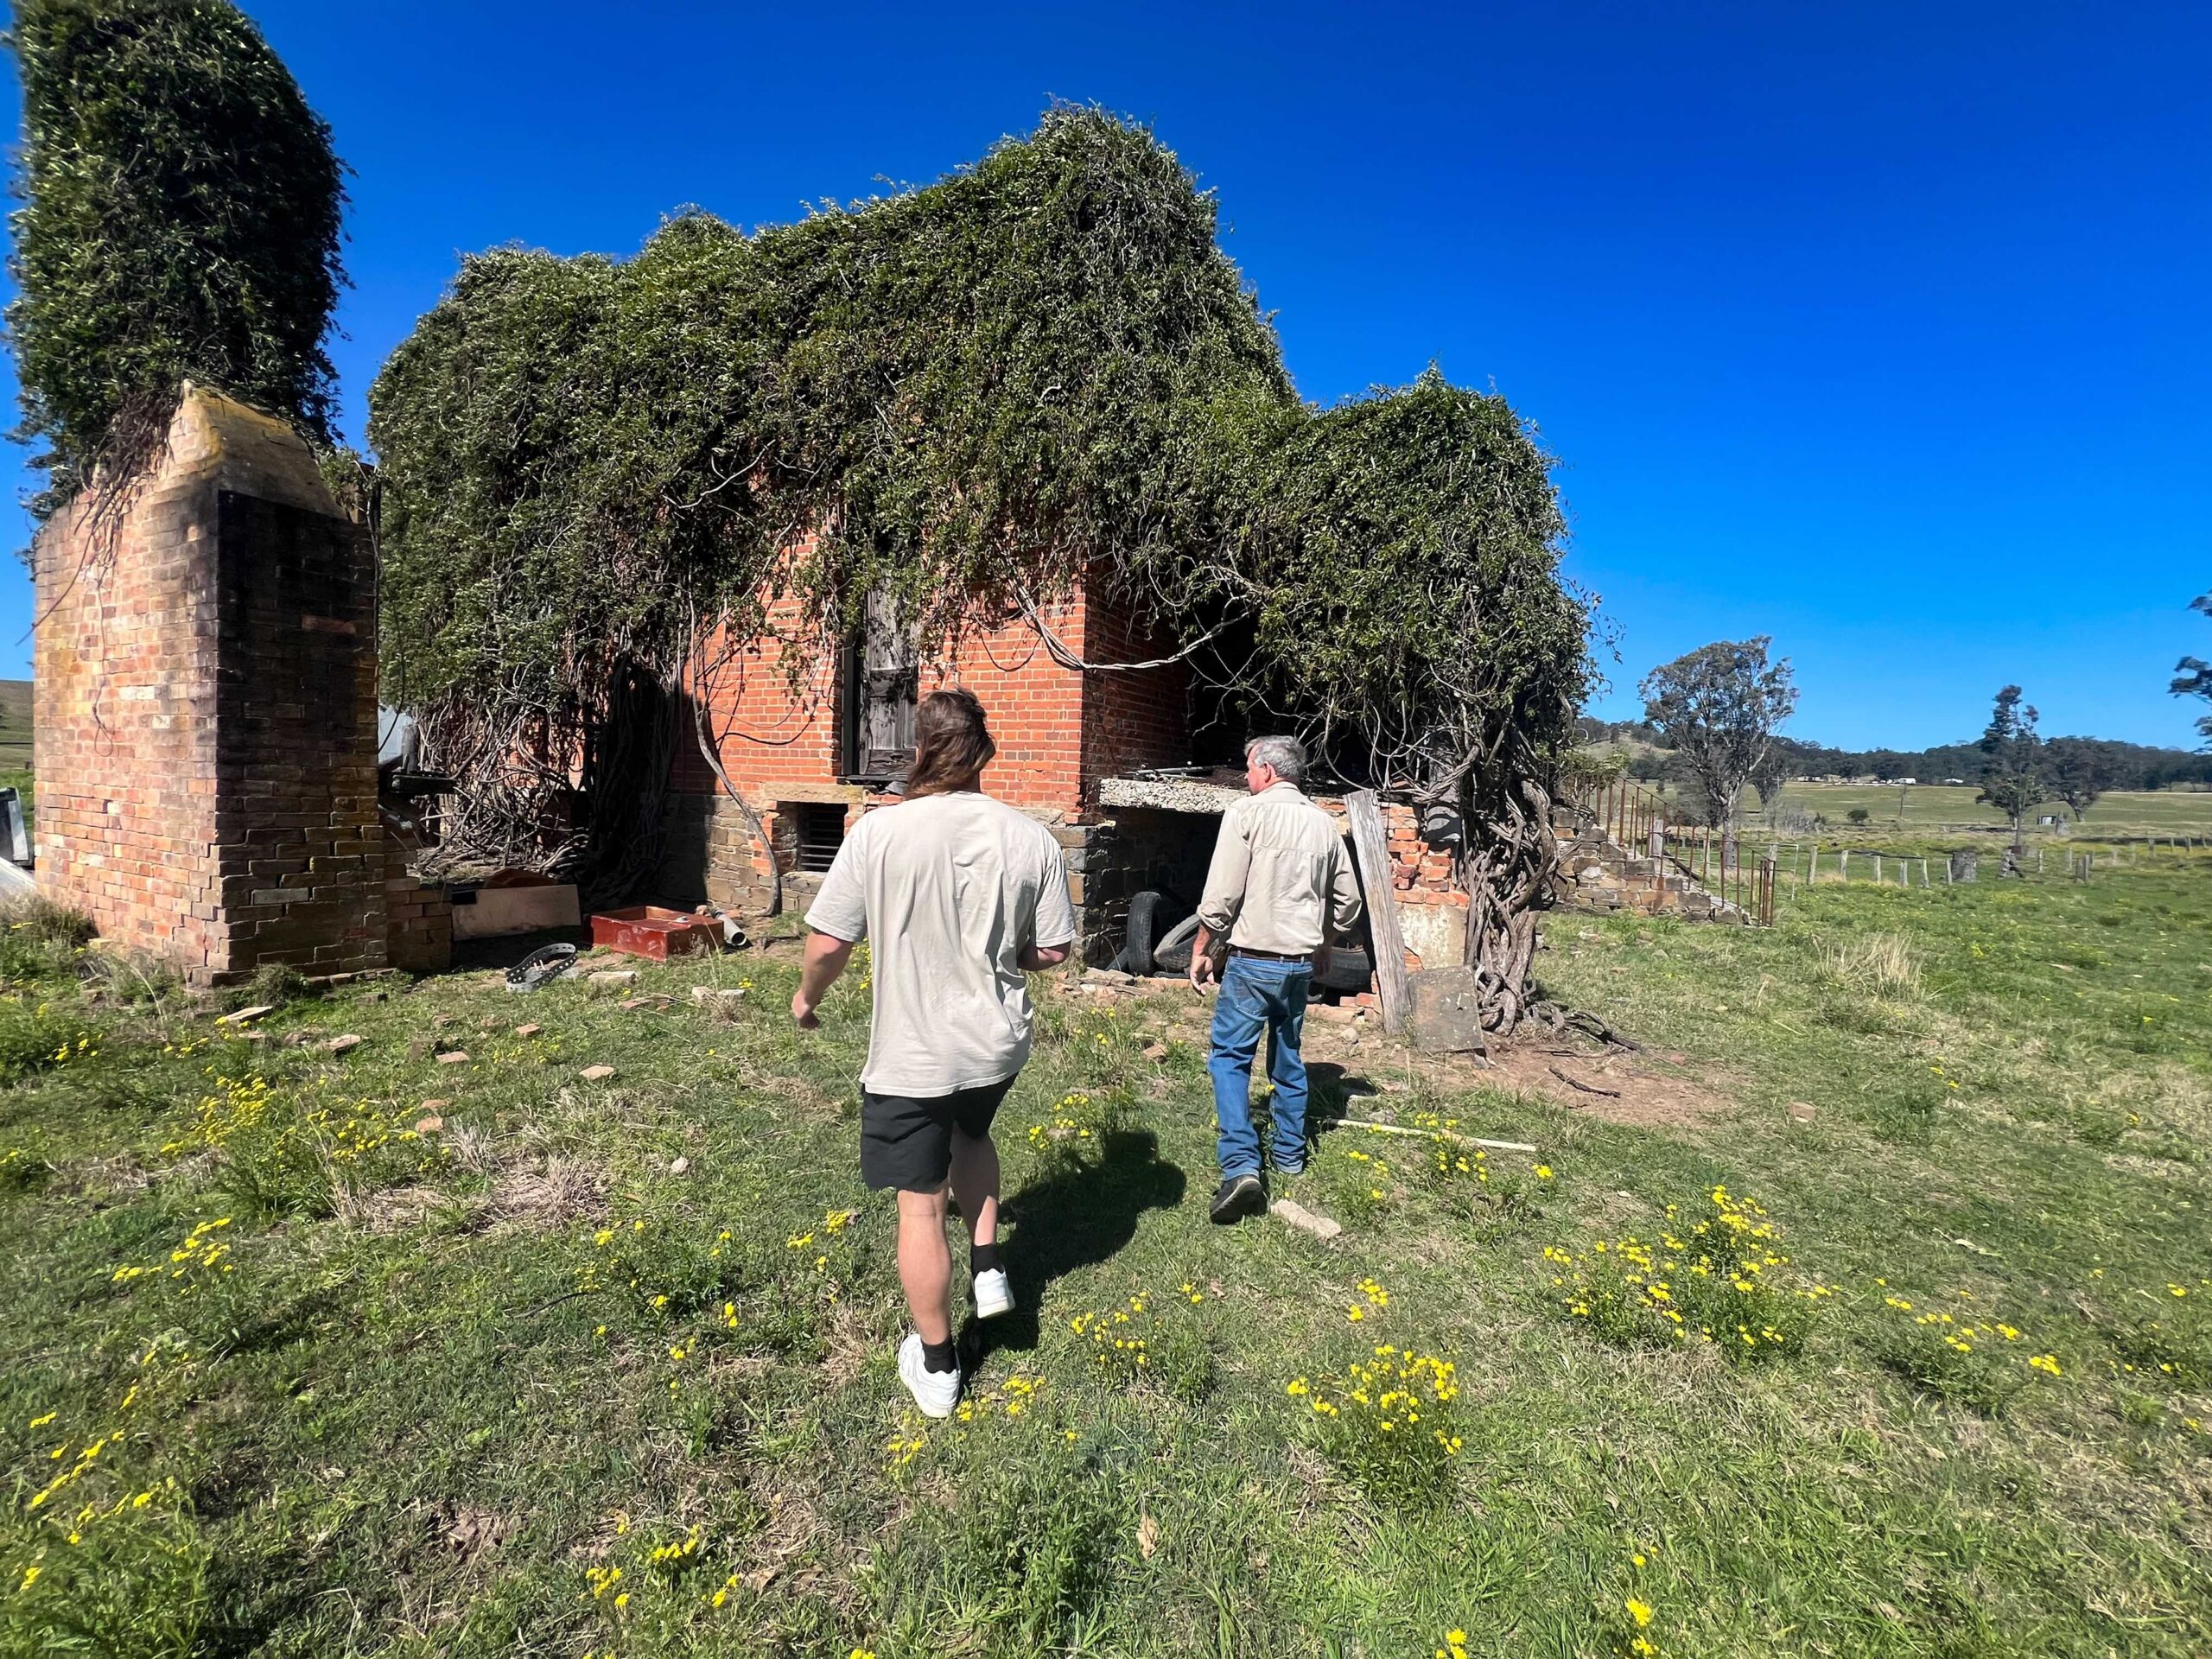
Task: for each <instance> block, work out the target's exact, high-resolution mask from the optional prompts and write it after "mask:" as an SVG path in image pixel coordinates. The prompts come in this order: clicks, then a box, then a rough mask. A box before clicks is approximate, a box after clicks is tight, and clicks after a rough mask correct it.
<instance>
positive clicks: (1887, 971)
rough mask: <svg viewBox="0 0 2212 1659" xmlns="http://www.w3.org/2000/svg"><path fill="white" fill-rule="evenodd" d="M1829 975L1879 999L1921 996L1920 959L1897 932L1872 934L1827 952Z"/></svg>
mask: <svg viewBox="0 0 2212 1659" xmlns="http://www.w3.org/2000/svg"><path fill="white" fill-rule="evenodd" d="M1827 970H1828V974H1829V976H1830V977H1831V978H1833V979H1834V980H1836V981H1837V982H1840V983H1841V984H1844V985H1847V986H1851V987H1853V988H1855V989H1858V990H1863V991H1871V992H1872V993H1873V994H1874V995H1878V996H1917V995H1920V958H1919V957H1918V955H1917V954H1916V953H1915V951H1914V950H1913V948H1912V946H1911V944H1910V943H1908V942H1907V941H1906V940H1905V939H1904V937H1903V936H1901V935H1899V934H1896V933H1869V934H1867V935H1866V936H1865V937H1864V938H1857V939H1853V940H1852V941H1851V942H1850V943H1849V944H1840V945H1838V946H1836V947H1835V949H1834V950H1832V951H1830V952H1829V953H1828V959H1827Z"/></svg>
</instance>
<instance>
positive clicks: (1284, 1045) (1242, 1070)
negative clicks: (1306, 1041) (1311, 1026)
mask: <svg viewBox="0 0 2212 1659" xmlns="http://www.w3.org/2000/svg"><path fill="white" fill-rule="evenodd" d="M1312 987H1313V968H1312V967H1311V965H1309V964H1308V963H1302V962H1295V963H1294V962H1269V961H1267V960H1266V959H1265V958H1263V957H1239V956H1231V957H1230V958H1229V963H1228V965H1227V966H1226V967H1225V968H1224V969H1222V975H1221V995H1220V998H1219V999H1218V1000H1217V1001H1216V1002H1215V1003H1214V1009H1213V1047H1212V1052H1211V1055H1210V1056H1209V1057H1208V1058H1207V1061H1206V1070H1207V1071H1208V1072H1210V1073H1211V1075H1212V1077H1213V1115H1214V1120H1215V1122H1217V1123H1218V1124H1219V1125H1220V1128H1221V1139H1220V1143H1219V1147H1220V1154H1221V1173H1222V1176H1223V1178H1224V1179H1228V1180H1234V1179H1236V1177H1237V1176H1239V1175H1257V1174H1258V1173H1260V1136H1259V1133H1258V1131H1256V1130H1255V1129H1254V1128H1253V1127H1252V1062H1253V1060H1254V1058H1255V1057H1256V1056H1257V1054H1258V1052H1259V1048H1260V1034H1261V1033H1262V1032H1266V1033H1268V1034H1269V1036H1270V1039H1271V1040H1270V1041H1269V1042H1268V1081H1269V1082H1271V1083H1273V1084H1274V1098H1273V1099H1272V1100H1270V1101H1269V1102H1268V1111H1269V1113H1270V1115H1271V1116H1273V1117H1274V1165H1275V1167H1276V1168H1278V1169H1289V1170H1295V1169H1299V1168H1301V1167H1303V1166H1304V1165H1305V1162H1306V1057H1305V1056H1304V1055H1303V1054H1300V1052H1298V1041H1299V1037H1300V1033H1303V1031H1304V1030H1305V1028H1306V992H1307V991H1308V990H1309V989H1311V988H1312Z"/></svg>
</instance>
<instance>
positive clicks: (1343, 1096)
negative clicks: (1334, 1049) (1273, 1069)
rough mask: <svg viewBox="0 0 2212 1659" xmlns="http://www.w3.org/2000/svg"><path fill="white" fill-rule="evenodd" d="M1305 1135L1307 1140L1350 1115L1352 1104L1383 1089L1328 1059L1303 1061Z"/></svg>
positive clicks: (1353, 1105)
mask: <svg viewBox="0 0 2212 1659" xmlns="http://www.w3.org/2000/svg"><path fill="white" fill-rule="evenodd" d="M1381 1092H1382V1091H1381V1090H1378V1089H1377V1088H1376V1086H1375V1085H1374V1084H1372V1083H1370V1082H1369V1081H1368V1079H1367V1078H1365V1077H1361V1076H1359V1075H1358V1074H1357V1073H1356V1072H1352V1071H1346V1070H1345V1069H1344V1067H1343V1066H1341V1065H1337V1064H1335V1063H1334V1062H1333V1061H1330V1060H1308V1061H1307V1062H1306V1137H1307V1139H1308V1140H1309V1141H1310V1140H1311V1139H1312V1138H1313V1137H1314V1136H1315V1135H1319V1134H1320V1133H1321V1131H1322V1130H1323V1129H1325V1128H1329V1127H1330V1126H1331V1125H1332V1124H1335V1123H1338V1122H1342V1121H1343V1120H1344V1118H1347V1117H1350V1116H1352V1114H1353V1112H1354V1110H1355V1109H1356V1107H1355V1103H1356V1102H1358V1101H1362V1100H1367V1099H1371V1098H1372V1097H1373V1096H1376V1095H1377V1094H1380V1093H1381Z"/></svg>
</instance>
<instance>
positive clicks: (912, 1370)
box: [899, 1331, 960, 1417]
mask: <svg viewBox="0 0 2212 1659" xmlns="http://www.w3.org/2000/svg"><path fill="white" fill-rule="evenodd" d="M899 1381H900V1382H901V1383H905V1384H906V1392H907V1393H909V1394H911V1395H913V1396H914V1403H915V1404H916V1405H918V1406H919V1407H920V1408H922V1415H923V1416H925V1417H950V1416H951V1415H952V1408H954V1407H955V1406H957V1405H958V1404H959V1403H960V1368H959V1367H958V1366H957V1365H956V1366H955V1367H953V1369H952V1370H949V1371H933V1370H930V1368H929V1367H928V1366H927V1365H926V1364H925V1363H923V1359H922V1335H921V1332H918V1331H909V1332H907V1333H906V1341H904V1342H902V1343H900V1344H899Z"/></svg>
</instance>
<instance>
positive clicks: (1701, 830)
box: [1575, 778, 2212, 927]
mask: <svg viewBox="0 0 2212 1659" xmlns="http://www.w3.org/2000/svg"><path fill="white" fill-rule="evenodd" d="M1575 806H1576V810H1578V811H1579V812H1580V813H1581V814H1582V815H1583V816H1584V817H1586V819H1587V821H1588V822H1589V823H1590V824H1591V826H1592V828H1594V829H1599V830H1600V831H1602V832H1603V833H1604V834H1605V836H1606V837H1607V838H1608V839H1609V840H1611V842H1613V844H1614V845H1615V846H1617V847H1618V848H1620V849H1623V851H1624V852H1625V853H1627V854H1628V855H1630V856H1631V857H1634V856H1636V855H1639V854H1640V855H1642V856H1643V859H1644V860H1645V861H1646V862H1647V864H1648V867H1649V880H1650V881H1651V882H1652V883H1653V884H1654V886H1655V887H1662V886H1663V885H1664V884H1665V882H1666V881H1667V880H1669V876H1670V875H1674V876H1680V877H1683V878H1687V879H1688V880H1690V881H1693V882H1694V883H1696V884H1697V885H1698V887H1700V888H1702V889H1703V890H1704V891H1705V892H1706V893H1710V894H1711V895H1712V896H1713V898H1715V899H1720V900H1721V901H1723V902H1724V903H1726V904H1727V905H1730V906H1734V907H1735V908H1736V909H1737V910H1738V912H1741V913H1742V914H1743V916H1744V918H1745V919H1746V920H1749V921H1751V922H1754V923H1756V924H1758V925H1761V926H1766V927H1770V926H1772V925H1774V918H1775V908H1776V899H1777V891H1778V890H1779V889H1780V888H1781V887H1782V886H1783V884H1784V883H1785V882H1786V883H1787V884H1788V885H1789V887H1792V888H1804V887H1812V886H1815V885H1827V884H1849V883H1852V882H1858V881H1864V882H1867V883H1871V884H1873V885H1877V886H1885V887H1908V888H1910V887H1918V888H1922V889H1926V890H1932V889H1934V888H1936V887H1954V886H1957V885H1960V884H1961V883H1964V882H1968V881H1975V880H1982V879H1984V878H1985V877H1987V878H1989V879H1993V880H2010V879H2012V878H2015V877H2019V878H2034V879H2040V880H2051V879H2053V878H2057V879H2063V880H2073V881H2077V882H2080V881H2088V880H2091V879H2093V878H2094V875H2095V874H2096V872H2097V871H2099V870H2100V869H2105V870H2111V869H2120V868H2137V867H2140V866H2145V865H2148V866H2151V867H2153V868H2157V867H2166V868H2190V867H2193V866H2197V865H2204V864H2212V837H2207V836H2160V835H2148V834H2145V835H2140V836H2111V837H2103V838H2100V841H2099V842H2098V843H2097V844H2095V845H2093V846H2067V845H2063V844H2061V845H2056V846H2053V845H2050V844H2047V843H2046V844H2039V845H2037V846H2032V847H2027V848H2024V849H2019V850H2018V851H2017V852H2015V851H2014V850H2013V849H2012V848H2011V847H2010V846H2009V845H2000V846H1998V847H1994V848H1988V849H1985V848H1980V847H1974V848H1961V849H1948V850H1945V851H1937V852H1920V851H1898V850H1896V849H1874V848H1865V847H1854V846H1851V845H1848V844H1838V843H1833V842H1819V841H1808V840H1796V841H1788V842H1785V841H1783V840H1781V839H1780V838H1778V837H1773V838H1768V837H1761V838H1760V839H1764V841H1765V842H1766V845H1765V849H1764V852H1760V851H1758V850H1757V849H1756V844H1755V843H1753V842H1751V838H1750V837H1747V836H1745V834H1744V833H1743V830H1742V829H1741V828H1740V827H1738V826H1732V825H1723V826H1719V827H1717V828H1716V827H1713V826H1710V825H1707V824H1692V823H1680V822H1675V821H1673V820H1672V819H1670V817H1669V803H1668V802H1667V801H1666V800H1665V799H1663V798H1662V797H1660V796H1658V795H1656V794H1654V793H1653V792H1652V791H1649V790H1647V789H1645V788H1644V787H1643V785H1640V784H1637V783H1634V782H1632V781H1631V780H1630V779H1624V778H1623V779H1612V780H1611V781H1610V782H1607V783H1605V784H1602V785H1597V786H1595V787H1594V788H1593V789H1592V791H1591V792H1590V793H1589V794H1588V795H1587V796H1586V798H1583V799H1581V800H1580V801H1578V802H1577V803H1575ZM1985 866H1991V867H1993V868H1987V869H1985V868H1984V867H1985Z"/></svg>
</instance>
